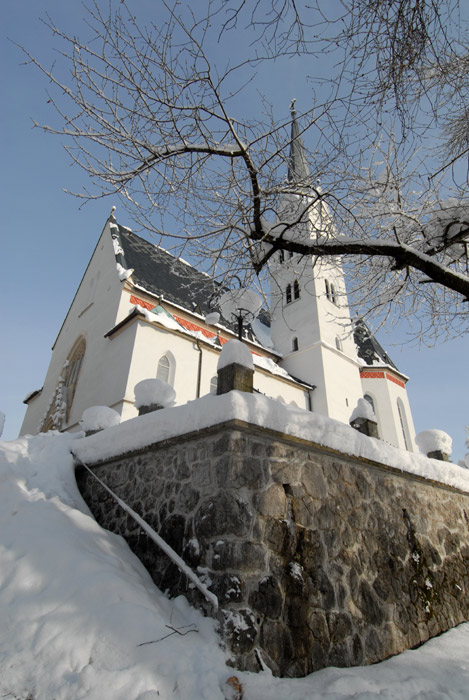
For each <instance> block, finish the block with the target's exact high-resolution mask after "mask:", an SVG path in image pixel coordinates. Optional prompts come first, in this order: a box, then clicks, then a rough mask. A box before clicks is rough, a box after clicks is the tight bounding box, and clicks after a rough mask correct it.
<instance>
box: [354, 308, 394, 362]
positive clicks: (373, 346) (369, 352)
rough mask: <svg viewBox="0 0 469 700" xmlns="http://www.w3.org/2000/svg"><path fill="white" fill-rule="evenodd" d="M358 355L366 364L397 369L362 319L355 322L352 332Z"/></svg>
mask: <svg viewBox="0 0 469 700" xmlns="http://www.w3.org/2000/svg"><path fill="white" fill-rule="evenodd" d="M353 337H354V340H355V345H356V346H357V354H358V357H359V358H360V359H361V360H363V362H364V363H365V364H366V365H368V366H373V365H383V364H384V365H389V366H390V367H393V368H394V369H396V370H397V371H399V370H398V369H397V367H396V365H395V364H394V362H393V361H392V360H391V358H390V357H389V355H388V353H387V352H386V350H384V348H383V346H382V345H381V344H380V343H379V342H378V341H377V340H376V338H375V336H374V335H373V333H372V332H371V331H370V329H369V328H368V326H367V325H366V323H365V321H364V320H363V319H358V320H357V321H356V322H355V329H354V332H353Z"/></svg>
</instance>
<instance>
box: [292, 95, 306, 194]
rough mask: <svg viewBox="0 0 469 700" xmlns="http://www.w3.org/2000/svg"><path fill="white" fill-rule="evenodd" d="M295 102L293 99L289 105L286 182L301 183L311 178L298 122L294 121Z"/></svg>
mask: <svg viewBox="0 0 469 700" xmlns="http://www.w3.org/2000/svg"><path fill="white" fill-rule="evenodd" d="M295 102H296V100H295V99H293V100H292V101H291V104H290V112H291V117H292V120H291V141H290V154H289V157H288V182H301V181H304V180H306V179H307V178H309V177H310V176H311V172H310V169H309V165H308V160H307V158H306V151H305V146H304V143H303V139H302V138H301V135H300V129H299V127H298V122H297V121H296V110H295Z"/></svg>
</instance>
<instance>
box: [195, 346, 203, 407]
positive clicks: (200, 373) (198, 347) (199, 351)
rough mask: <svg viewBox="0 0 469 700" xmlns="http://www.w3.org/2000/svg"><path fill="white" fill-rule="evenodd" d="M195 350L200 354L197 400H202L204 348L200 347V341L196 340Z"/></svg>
mask: <svg viewBox="0 0 469 700" xmlns="http://www.w3.org/2000/svg"><path fill="white" fill-rule="evenodd" d="M195 349H196V350H197V352H198V353H199V362H198V367H197V388H196V390H195V398H196V399H199V398H200V382H201V379H202V348H201V347H200V343H199V339H198V338H196V339H195Z"/></svg>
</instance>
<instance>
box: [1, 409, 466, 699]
mask: <svg viewBox="0 0 469 700" xmlns="http://www.w3.org/2000/svg"><path fill="white" fill-rule="evenodd" d="M227 396H229V395H225V396H222V397H218V398H219V399H220V400H221V401H220V402H219V405H220V406H224V405H225V403H226V397H227ZM235 400H236V399H235ZM209 403H210V402H209ZM247 403H249V402H247ZM245 408H246V410H248V409H247V407H246V406H245ZM251 408H252V407H251ZM178 410H179V409H177V408H175V409H167V410H163V411H159V412H158V414H160V415H161V414H170V413H174V412H177V411H178ZM156 415H157V414H148V415H147V416H143V417H142V418H138V419H135V420H133V421H128V423H130V424H133V426H134V428H136V427H137V425H138V422H140V424H142V425H146V426H147V428H151V427H152V425H153V422H152V420H151V419H152V418H154V417H155V416H156ZM177 415H183V414H181V413H179V414H177ZM125 425H126V424H125V423H123V424H121V425H120V426H116V427H114V428H109V429H108V430H107V431H104V432H103V433H100V434H99V435H101V436H104V435H105V433H110V434H114V435H116V434H117V433H118V432H119V431H121V430H122V429H123V428H124V426H125ZM345 427H346V426H345ZM352 432H356V431H352ZM99 435H96V436H93V438H97V437H99ZM93 438H79V437H78V436H77V434H75V435H71V434H59V433H47V434H45V435H39V436H37V437H32V438H31V437H28V438H21V439H19V440H17V441H15V442H9V443H5V442H0V484H1V488H0V545H1V546H0V630H1V635H0V668H1V669H2V671H1V674H0V697H4V698H11V699H12V700H20V699H21V700H26V698H31V699H33V700H51V698H54V700H85V698H86V700H108V699H110V698H112V700H224V698H225V697H226V695H225V693H224V692H223V691H222V690H221V689H222V688H224V687H225V683H226V680H227V679H228V678H229V677H230V676H233V675H235V676H236V677H237V678H238V679H239V681H240V683H241V685H242V687H243V690H244V699H245V700H286V699H287V698H288V700H315V699H316V698H322V699H323V700H347V699H352V698H353V699H354V700H370V699H371V698H377V697H381V698H383V699H384V698H399V699H400V700H425V699H428V700H430V698H432V699H433V698H445V700H460V699H461V698H465V697H467V688H468V687H469V666H468V664H467V658H468V653H469V624H464V625H460V626H459V627H458V628H456V629H454V630H451V631H450V632H447V633H446V634H443V635H441V636H440V637H438V638H437V639H433V640H431V641H429V642H427V644H425V645H424V646H422V647H420V648H419V649H418V650H414V651H407V652H404V653H403V654H401V655H400V656H396V657H394V658H392V659H389V660H387V661H384V662H382V663H380V664H374V665H373V666H367V667H362V668H344V669H338V668H329V669H324V670H323V671H319V672H317V673H314V674H312V675H310V676H308V677H306V678H301V679H279V678H274V677H273V676H272V674H271V673H270V672H269V671H264V672H262V673H259V674H254V673H240V672H238V671H235V670H234V669H232V668H228V667H227V666H226V665H225V656H224V654H223V652H222V651H221V650H220V648H219V646H218V643H217V637H216V635H215V633H214V623H213V621H212V620H211V619H209V618H203V617H202V616H201V615H200V614H199V613H197V612H196V611H195V610H193V609H192V608H190V607H189V605H188V603H187V601H186V600H185V598H182V597H179V598H176V599H175V600H172V601H170V600H168V599H167V598H166V597H165V596H164V595H163V594H162V593H161V592H160V591H159V590H158V589H157V588H156V587H155V585H154V584H153V582H152V581H151V579H150V576H149V575H148V573H147V572H146V570H145V569H144V568H143V566H142V565H141V564H140V562H139V561H138V560H137V559H136V557H135V556H134V555H133V554H132V553H131V552H130V550H129V548H128V547H127V545H126V543H125V542H124V541H123V540H122V539H121V538H120V537H117V536H115V535H113V534H111V533H110V532H107V531H105V530H102V529H101V528H100V527H99V525H98V524H97V523H96V521H95V520H94V519H93V518H92V516H91V515H90V513H89V511H88V509H87V507H86V505H85V504H84V503H83V501H82V499H81V496H80V494H79V493H78V490H77V487H76V483H75V479H74V473H73V463H72V458H71V455H70V449H71V448H73V449H76V448H77V446H78V445H84V444H88V445H89V444H90V442H91V441H92V440H93ZM422 459H425V458H422ZM425 461H426V462H432V461H433V460H425ZM460 471H463V470H460Z"/></svg>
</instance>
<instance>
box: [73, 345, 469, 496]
mask: <svg viewBox="0 0 469 700" xmlns="http://www.w3.org/2000/svg"><path fill="white" fill-rule="evenodd" d="M225 347H226V346H225ZM234 418H238V419H239V420H242V421H245V422H246V423H251V424H252V425H258V426H261V427H265V428H270V429H271V430H276V431H279V432H281V433H286V434H287V435H292V436H294V437H300V438H303V439H305V440H309V441H311V442H314V443H316V444H318V445H323V446H324V447H330V448H332V449H334V450H338V451H339V452H342V453H344V454H348V455H354V456H356V457H362V458H364V459H369V460H372V461H375V462H380V463H381V464H385V465H387V466H390V467H395V468H396V469H400V470H402V471H406V472H410V473H412V474H417V475H419V476H423V477H425V478H427V479H435V480H436V481H440V482H442V483H446V484H449V485H450V486H454V487H455V488H459V489H461V490H463V491H469V471H466V470H465V469H461V467H458V466H456V465H453V464H451V463H448V462H441V461H440V460H436V459H428V457H425V456H424V455H420V454H416V453H414V452H407V451H405V450H399V449H398V448H396V447H392V446H391V445H388V444H387V443H385V442H383V441H382V440H377V439H375V438H369V437H367V436H366V435H362V434H361V433H359V432H358V431H357V430H354V429H353V428H351V427H350V426H349V425H346V424H345V423H341V422H339V421H336V420H333V419H332V418H327V417H326V416H321V415H319V414H318V413H311V412H309V411H305V410H303V409H301V408H297V407H295V406H291V405H290V406H289V405H285V404H283V403H280V402H279V401H275V400H273V399H269V398H267V397H266V396H262V395H259V394H247V393H244V392H239V391H230V392H228V393H227V394H223V395H221V396H213V395H208V396H204V397H202V398H201V399H197V400H196V401H190V402H189V403H187V404H185V405H183V406H175V407H174V408H170V409H164V410H161V411H156V412H155V413H151V414H147V415H146V416H140V417H138V418H132V419H131V420H128V421H124V422H123V423H121V424H120V425H119V426H116V427H115V428H109V429H108V430H106V431H103V432H101V433H98V434H96V435H91V436H90V437H87V438H82V439H81V440H77V441H76V442H75V443H74V451H76V454H77V456H78V457H79V458H80V459H81V460H83V462H85V463H92V462H96V461H99V460H103V459H108V458H110V457H116V456H118V455H120V454H124V453H125V452H128V451H130V450H134V449H140V448H142V447H146V446H147V445H151V444H152V443H154V442H157V441H159V440H165V439H167V438H170V437H176V436H177V435H183V434H184V433H187V432H191V431H194V430H201V429H203V428H207V427H209V426H212V425H217V424H218V423H222V422H224V421H227V420H232V419H234Z"/></svg>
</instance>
